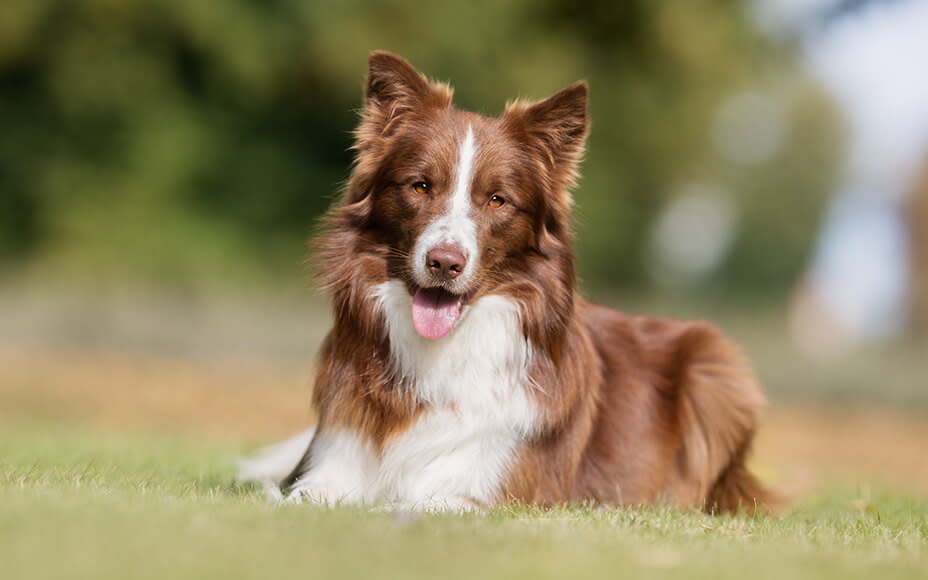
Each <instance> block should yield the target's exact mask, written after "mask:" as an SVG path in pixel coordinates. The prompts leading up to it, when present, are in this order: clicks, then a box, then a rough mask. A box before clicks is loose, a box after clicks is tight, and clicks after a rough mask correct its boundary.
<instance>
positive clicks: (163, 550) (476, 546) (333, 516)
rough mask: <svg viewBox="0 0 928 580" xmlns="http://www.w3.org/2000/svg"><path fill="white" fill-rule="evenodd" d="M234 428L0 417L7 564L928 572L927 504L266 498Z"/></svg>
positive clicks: (106, 569)
mask: <svg viewBox="0 0 928 580" xmlns="http://www.w3.org/2000/svg"><path fill="white" fill-rule="evenodd" d="M237 451H238V449H237V447H236V446H235V445H234V444H232V443H217V442H215V441H214V442H212V443H204V442H203V441H201V440H200V441H199V442H196V443H194V442H191V441H189V440H182V439H176V438H168V437H165V436H163V435H151V436H142V435H131V436H126V435H119V436H114V435H111V434H110V435H104V434H101V433H100V432H98V431H90V430H87V429H86V428H77V427H70V428H69V427H62V426H60V425H59V426H57V427H48V426H42V425H39V424H36V423H34V422H25V423H20V424H19V425H15V424H14V425H11V424H7V425H5V426H2V427H0V577H2V578H4V579H13V578H30V579H32V578H46V577H67V578H148V577H151V578H159V579H164V578H187V577H189V578H206V577H223V578H241V577H255V578H295V577H300V578H316V579H321V578H326V579H327V578H369V577H373V578H387V577H400V578H448V577H465V576H466V577H479V578H537V577H558V578H570V579H573V578H586V577H630V576H631V577H634V576H637V577H645V578H663V577H676V578H738V579H739V580H743V579H744V578H745V577H748V578H750V579H751V580H756V579H760V578H813V577H814V578H926V577H928V502H926V501H925V500H924V498H923V499H921V500H917V499H912V498H906V497H903V496H899V495H890V494H883V495H881V494H880V493H873V494H871V495H870V496H869V497H863V498H862V497H859V496H860V495H861V494H860V492H858V491H855V490H832V491H830V492H828V493H827V494H825V495H824V496H821V497H818V498H807V499H804V500H801V501H800V503H798V504H797V505H795V506H794V508H793V510H792V511H791V512H790V513H788V514H786V515H785V516H783V517H781V518H757V519H755V518H749V517H710V516H707V515H704V514H700V513H678V512H674V511H670V510H666V509H658V510H643V509H621V510H616V509H600V510H596V509H592V510H589V509H582V508H576V509H564V510H555V511H551V512H546V513H535V512H531V511H528V510H524V509H512V510H501V511H498V512H493V513H489V514H483V515H464V516H455V515H425V516H418V515H411V514H393V513H384V512H367V511H363V510H355V509H348V508H342V509H335V510H325V509H319V508H314V507H309V506H284V507H275V506H272V505H268V504H267V503H266V502H265V501H264V499H263V497H261V494H260V493H259V492H257V491H254V490H241V489H237V488H235V487H233V486H232V485H231V484H230V482H231V477H232V466H231V465H232V460H233V458H234V454H235V453H236V452H237Z"/></svg>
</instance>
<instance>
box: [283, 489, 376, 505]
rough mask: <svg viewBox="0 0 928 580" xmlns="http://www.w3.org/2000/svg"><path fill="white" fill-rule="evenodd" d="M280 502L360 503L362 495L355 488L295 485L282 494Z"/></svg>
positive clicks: (318, 503)
mask: <svg viewBox="0 0 928 580" xmlns="http://www.w3.org/2000/svg"><path fill="white" fill-rule="evenodd" d="M281 503H291V504H295V503H310V504H314V505H320V506H326V507H335V506H337V505H359V504H362V503H364V497H363V496H362V495H361V493H360V492H358V491H357V490H346V489H337V488H333V487H328V486H320V485H297V486H295V487H294V488H292V489H291V490H290V492H289V493H288V494H287V495H286V496H282V499H281Z"/></svg>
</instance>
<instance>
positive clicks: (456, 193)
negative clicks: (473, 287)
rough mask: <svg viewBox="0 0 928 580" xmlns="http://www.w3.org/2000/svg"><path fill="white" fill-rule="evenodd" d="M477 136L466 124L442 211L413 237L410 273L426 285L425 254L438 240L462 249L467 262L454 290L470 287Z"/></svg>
mask: <svg viewBox="0 0 928 580" xmlns="http://www.w3.org/2000/svg"><path fill="white" fill-rule="evenodd" d="M478 151H479V149H478V147H477V142H476V139H475V138H474V130H473V127H472V126H471V125H468V126H467V133H466V134H465V136H464V139H463V140H462V141H461V142H460V144H459V145H458V156H457V162H456V163H455V166H454V173H453V178H454V180H453V183H454V186H453V189H452V190H451V196H450V197H449V198H448V204H447V206H446V207H445V211H444V213H442V214H441V215H439V216H438V217H436V218H435V219H434V220H432V223H430V224H429V225H428V226H427V227H426V228H425V230H424V231H423V232H422V234H421V235H420V236H419V239H418V240H416V248H415V252H413V260H414V263H413V264H412V266H413V273H414V275H415V277H416V282H417V283H418V284H419V285H420V286H428V285H429V284H428V271H427V268H426V263H425V262H426V255H427V254H428V252H429V251H430V250H432V249H433V248H435V247H436V246H439V245H441V244H449V245H453V246H457V247H459V248H460V249H461V251H462V252H463V254H464V257H465V258H467V260H468V264H467V267H466V268H465V270H464V272H463V273H462V274H461V275H460V276H458V277H457V278H456V279H455V280H454V281H453V282H452V285H453V288H449V289H451V290H453V291H455V292H457V290H461V293H464V292H466V291H468V290H469V287H468V286H469V284H470V281H471V280H472V279H473V272H474V270H475V269H476V264H475V263H474V262H473V260H474V259H475V258H476V257H477V256H478V250H479V248H478V247H477V225H476V224H475V223H474V220H473V219H472V218H471V217H470V213H471V212H470V210H471V183H472V182H473V179H474V165H475V162H476V159H477V153H478Z"/></svg>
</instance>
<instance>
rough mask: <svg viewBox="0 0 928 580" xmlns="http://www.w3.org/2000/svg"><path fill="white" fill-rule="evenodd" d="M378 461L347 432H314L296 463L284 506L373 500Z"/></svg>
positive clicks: (357, 439) (353, 434) (364, 445)
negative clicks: (307, 447) (303, 453)
mask: <svg viewBox="0 0 928 580" xmlns="http://www.w3.org/2000/svg"><path fill="white" fill-rule="evenodd" d="M378 464H379V460H378V458H377V456H376V454H375V453H374V451H373V449H372V448H371V446H370V444H369V443H368V442H366V441H364V439H362V438H361V437H358V436H357V434H355V433H353V432H351V431H349V430H344V429H343V430H339V431H335V432H332V431H325V430H320V431H319V432H317V433H316V436H315V437H314V438H313V441H312V443H310V445H309V449H308V450H307V451H306V455H305V456H304V457H303V460H302V461H301V462H300V466H299V467H298V469H297V473H296V474H295V478H294V481H293V483H292V484H290V485H289V486H288V487H287V489H285V490H284V492H285V494H286V495H285V497H284V501H285V502H286V503H301V502H311V503H315V504H320V505H327V506H333V505H338V504H362V503H372V502H375V501H377V499H378V497H377V490H376V489H373V484H374V482H375V481H376V476H377V466H378Z"/></svg>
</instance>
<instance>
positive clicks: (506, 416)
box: [291, 281, 536, 509]
mask: <svg viewBox="0 0 928 580" xmlns="http://www.w3.org/2000/svg"><path fill="white" fill-rule="evenodd" d="M373 298H374V299H375V300H377V303H378V304H379V306H380V309H381V312H382V314H383V316H384V320H385V323H386V332H387V334H388V336H389V339H390V345H391V350H392V356H393V363H394V364H395V365H396V371H397V374H398V375H399V376H401V377H403V379H404V380H405V384H406V386H407V388H409V389H410V390H411V392H412V393H413V395H414V396H415V397H417V398H418V399H419V400H420V401H421V402H422V403H424V404H425V406H426V410H425V411H424V412H423V413H422V414H421V415H420V416H419V418H418V419H417V420H416V421H415V423H413V424H412V425H411V426H410V427H409V428H408V429H407V430H406V431H404V432H403V433H402V434H400V435H398V436H396V437H395V438H393V439H391V440H389V441H388V442H387V444H386V445H385V447H384V449H383V452H382V453H381V454H378V456H374V454H373V452H372V450H370V448H369V447H367V446H365V445H363V444H362V443H361V441H362V440H363V438H362V437H360V436H359V434H355V433H346V432H344V431H342V432H339V433H335V434H326V433H319V434H318V435H317V440H316V441H314V443H313V467H312V468H311V469H310V471H309V472H307V473H306V474H305V475H304V476H303V477H302V478H301V479H300V480H299V481H298V482H297V485H296V486H294V495H292V496H291V497H296V498H304V497H305V498H309V499H312V500H315V501H322V502H325V503H332V502H333V501H349V502H358V501H364V502H387V503H395V504H400V505H406V506H413V507H419V508H423V509H442V508H452V509H453V508H459V507H463V506H466V505H470V504H472V503H473V502H477V503H491V502H492V501H493V500H495V499H497V494H498V491H499V488H500V484H501V482H502V481H501V480H502V478H503V477H504V475H505V472H506V468H507V466H508V465H509V463H510V462H511V460H512V456H513V452H514V450H515V449H516V447H517V445H518V444H519V442H520V441H522V440H524V438H525V437H526V436H527V435H528V434H530V433H531V432H532V429H533V426H534V424H535V417H536V410H535V406H534V404H533V401H532V398H531V397H530V396H529V393H528V389H529V378H528V373H527V369H528V365H529V362H530V360H531V356H532V351H531V346H530V344H529V343H528V341H527V340H526V339H525V337H524V336H523V335H522V332H521V326H520V322H519V311H518V306H517V305H516V304H515V303H514V302H513V301H512V300H510V299H507V298H503V297H500V296H487V297H484V298H482V299H480V300H478V301H477V302H475V303H473V304H472V305H470V306H468V307H467V308H466V309H465V311H464V312H463V313H462V316H461V318H460V320H459V321H458V323H457V325H456V326H455V328H454V329H453V330H452V331H451V332H450V333H449V334H448V335H447V336H445V337H444V338H442V339H440V340H434V341H433V340H429V339H426V338H423V337H421V336H419V335H418V334H417V333H416V331H415V329H414V328H413V324H412V317H411V308H412V299H411V297H410V296H409V293H408V292H407V290H406V288H405V286H404V285H403V284H402V283H401V282H399V281H388V282H385V283H383V284H381V285H379V286H378V287H376V289H375V292H374V294H373Z"/></svg>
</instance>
